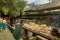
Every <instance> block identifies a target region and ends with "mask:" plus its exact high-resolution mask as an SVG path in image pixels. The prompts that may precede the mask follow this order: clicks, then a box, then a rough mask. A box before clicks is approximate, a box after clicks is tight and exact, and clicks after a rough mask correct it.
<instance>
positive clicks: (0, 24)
mask: <svg viewBox="0 0 60 40" xmlns="http://www.w3.org/2000/svg"><path fill="white" fill-rule="evenodd" d="M2 21H3V19H2V18H1V17H0V31H1V30H2V28H3V25H2Z"/></svg>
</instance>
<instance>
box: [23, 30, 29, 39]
mask: <svg viewBox="0 0 60 40" xmlns="http://www.w3.org/2000/svg"><path fill="white" fill-rule="evenodd" d="M23 40H29V37H28V31H27V30H26V29H24V38H23Z"/></svg>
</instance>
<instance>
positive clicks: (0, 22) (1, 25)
mask: <svg viewBox="0 0 60 40" xmlns="http://www.w3.org/2000/svg"><path fill="white" fill-rule="evenodd" d="M6 29H7V21H6V18H1V17H0V31H2V30H6Z"/></svg>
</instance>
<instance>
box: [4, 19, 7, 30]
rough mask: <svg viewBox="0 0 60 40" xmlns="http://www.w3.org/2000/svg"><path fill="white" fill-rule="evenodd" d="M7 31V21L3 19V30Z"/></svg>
mask: <svg viewBox="0 0 60 40" xmlns="http://www.w3.org/2000/svg"><path fill="white" fill-rule="evenodd" d="M6 29H7V21H6V19H5V18H4V19H3V30H6Z"/></svg>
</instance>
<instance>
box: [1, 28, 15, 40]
mask: <svg viewBox="0 0 60 40" xmlns="http://www.w3.org/2000/svg"><path fill="white" fill-rule="evenodd" d="M0 40H15V38H14V37H13V35H12V33H11V32H10V31H9V29H7V31H4V30H2V31H1V32H0Z"/></svg>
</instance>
